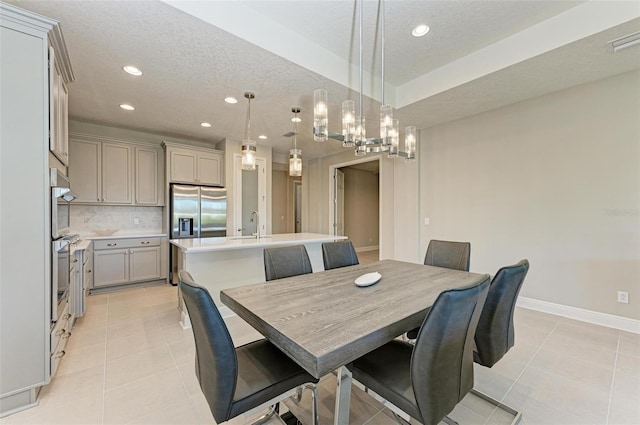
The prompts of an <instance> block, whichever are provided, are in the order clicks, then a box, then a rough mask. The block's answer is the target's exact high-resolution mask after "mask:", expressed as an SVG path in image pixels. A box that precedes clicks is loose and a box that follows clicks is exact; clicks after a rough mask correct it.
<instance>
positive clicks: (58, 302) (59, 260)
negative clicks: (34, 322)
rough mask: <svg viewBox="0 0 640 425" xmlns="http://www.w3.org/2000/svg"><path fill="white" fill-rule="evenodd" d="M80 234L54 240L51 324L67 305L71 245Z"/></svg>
mask: <svg viewBox="0 0 640 425" xmlns="http://www.w3.org/2000/svg"><path fill="white" fill-rule="evenodd" d="M77 241H78V235H65V236H63V237H61V238H59V239H56V240H54V241H53V242H52V249H51V253H52V256H53V258H52V261H51V326H53V325H54V324H55V322H57V321H58V319H60V317H61V315H62V312H63V311H64V309H65V307H66V306H67V302H68V299H69V288H70V286H71V283H72V278H73V277H72V276H71V261H72V258H71V246H72V244H74V243H76V242H77Z"/></svg>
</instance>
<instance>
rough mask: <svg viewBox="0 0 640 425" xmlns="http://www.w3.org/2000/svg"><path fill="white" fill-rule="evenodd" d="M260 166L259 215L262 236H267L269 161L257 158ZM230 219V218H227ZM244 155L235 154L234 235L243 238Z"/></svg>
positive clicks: (257, 163)
mask: <svg viewBox="0 0 640 425" xmlns="http://www.w3.org/2000/svg"><path fill="white" fill-rule="evenodd" d="M256 166H258V167H259V168H258V172H260V170H261V172H260V174H259V175H258V214H260V234H261V235H266V234H267V159H266V158H265V157H261V156H257V157H256ZM227 195H228V194H227ZM227 219H229V217H227ZM238 229H242V155H241V154H239V153H236V154H233V235H234V236H242V230H240V231H238Z"/></svg>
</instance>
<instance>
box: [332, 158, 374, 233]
mask: <svg viewBox="0 0 640 425" xmlns="http://www.w3.org/2000/svg"><path fill="white" fill-rule="evenodd" d="M371 161H378V170H380V174H379V179H382V156H380V155H378V156H373V157H366V156H365V157H362V158H358V159H354V160H352V161H347V162H341V163H339V164H333V165H330V166H329V205H330V206H331V207H330V208H329V234H330V235H335V234H336V227H335V226H334V224H335V223H334V222H335V210H336V209H335V204H334V202H335V201H336V199H335V197H336V194H335V184H334V177H335V174H336V173H335V170H336V169H337V168H344V167H348V166H350V165H356V164H362V163H363V162H371ZM381 190H382V181H381V180H380V183H379V185H378V196H379V198H378V212H379V215H378V216H379V217H382V203H381V202H380V199H382V197H381V196H380V191H381ZM378 234H379V235H380V240H379V245H382V239H383V236H382V220H378Z"/></svg>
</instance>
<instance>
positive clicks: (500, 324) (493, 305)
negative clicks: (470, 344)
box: [471, 259, 529, 425]
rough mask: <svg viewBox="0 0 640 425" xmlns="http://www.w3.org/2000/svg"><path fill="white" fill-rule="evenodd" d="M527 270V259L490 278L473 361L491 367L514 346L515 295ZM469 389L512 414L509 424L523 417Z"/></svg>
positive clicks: (508, 407)
mask: <svg viewBox="0 0 640 425" xmlns="http://www.w3.org/2000/svg"><path fill="white" fill-rule="evenodd" d="M528 271H529V261H528V260H526V259H525V260H521V261H520V262H518V263H517V264H514V265H512V266H507V267H503V268H501V269H500V270H498V273H496V275H495V276H494V278H493V280H492V281H491V287H490V288H489V294H488V295H487V301H486V302H485V305H484V308H483V309H482V314H481V315H480V320H479V321H478V327H477V329H476V335H475V348H474V350H473V361H474V362H476V363H478V364H479V365H482V366H486V367H492V366H493V365H494V364H496V363H497V362H498V361H499V360H500V359H501V358H502V357H504V355H505V354H507V352H508V351H509V349H510V348H511V347H513V345H514V343H515V331H514V325H513V313H514V312H515V308H516V301H517V299H518V294H519V293H520V289H521V288H522V284H523V283H524V278H525V277H526V276H527V272H528ZM471 392H472V393H473V394H475V395H477V396H478V397H481V398H483V399H484V400H486V401H488V402H490V403H492V404H493V405H495V406H497V407H498V408H500V409H502V410H504V411H506V412H508V413H510V414H512V415H513V420H512V422H511V424H512V425H516V424H518V423H519V422H520V420H521V419H522V413H521V412H519V411H517V410H516V409H514V408H513V407H510V406H508V405H506V404H504V403H502V402H501V401H499V400H496V399H495V398H493V397H491V396H490V395H488V394H485V393H483V392H481V391H479V390H476V389H475V388H474V389H472V390H471Z"/></svg>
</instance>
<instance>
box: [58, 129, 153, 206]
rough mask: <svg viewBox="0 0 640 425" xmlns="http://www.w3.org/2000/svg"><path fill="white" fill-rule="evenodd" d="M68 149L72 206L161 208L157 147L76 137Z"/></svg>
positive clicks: (72, 138) (74, 135) (72, 137)
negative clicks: (74, 196) (74, 204)
mask: <svg viewBox="0 0 640 425" xmlns="http://www.w3.org/2000/svg"><path fill="white" fill-rule="evenodd" d="M69 145H70V149H69V150H70V161H69V178H70V180H71V188H72V189H73V191H74V192H76V194H77V195H78V197H77V198H76V199H75V200H74V203H76V204H92V205H141V206H145V205H147V206H161V205H163V199H164V197H163V193H162V190H161V182H162V181H163V176H164V173H163V170H162V167H161V165H162V163H161V151H160V147H157V146H146V145H138V144H135V143H131V142H127V141H121V140H116V139H107V138H99V137H95V136H88V135H78V134H73V135H71V139H70V143H69Z"/></svg>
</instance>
